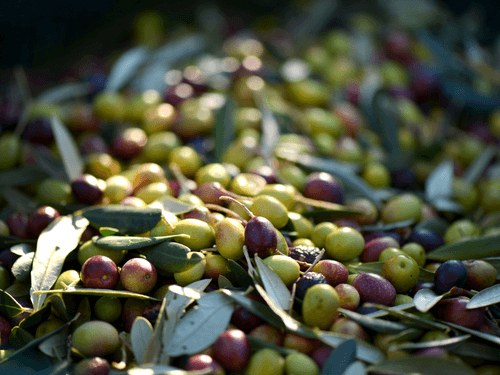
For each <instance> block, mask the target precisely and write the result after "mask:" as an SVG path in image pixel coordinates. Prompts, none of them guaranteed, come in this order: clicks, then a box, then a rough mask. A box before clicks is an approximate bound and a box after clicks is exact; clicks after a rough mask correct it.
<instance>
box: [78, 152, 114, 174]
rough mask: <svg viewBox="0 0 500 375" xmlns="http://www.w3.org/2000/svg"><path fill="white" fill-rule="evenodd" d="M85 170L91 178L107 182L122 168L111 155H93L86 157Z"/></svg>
mask: <svg viewBox="0 0 500 375" xmlns="http://www.w3.org/2000/svg"><path fill="white" fill-rule="evenodd" d="M86 169H87V171H88V172H89V173H90V174H92V175H93V176H95V177H97V178H102V179H103V180H107V179H108V178H110V177H111V176H115V175H117V174H119V173H120V172H121V170H122V167H121V166H120V163H119V162H118V160H116V159H115V158H113V157H112V156H111V155H108V154H103V153H94V154H90V155H89V156H88V158H87V164H86Z"/></svg>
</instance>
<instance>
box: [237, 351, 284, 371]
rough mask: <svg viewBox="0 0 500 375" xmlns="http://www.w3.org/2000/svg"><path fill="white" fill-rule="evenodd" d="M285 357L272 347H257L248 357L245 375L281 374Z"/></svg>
mask: <svg viewBox="0 0 500 375" xmlns="http://www.w3.org/2000/svg"><path fill="white" fill-rule="evenodd" d="M284 372H285V359H284V358H283V357H282V356H281V354H279V353H278V352H277V351H276V350H274V349H269V348H264V349H259V350H258V351H256V352H255V353H254V354H252V356H251V357H250V361H249V362H248V366H247V368H246V370H245V374H247V375H283V374H284Z"/></svg>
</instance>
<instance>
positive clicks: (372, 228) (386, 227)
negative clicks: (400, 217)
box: [361, 219, 415, 232]
mask: <svg viewBox="0 0 500 375" xmlns="http://www.w3.org/2000/svg"><path fill="white" fill-rule="evenodd" d="M414 223H415V220H413V219H410V220H404V221H398V222H397V223H389V224H383V225H364V226H362V227H361V231H362V232H390V231H393V230H395V229H400V228H405V227H409V226H411V225H413V224H414Z"/></svg>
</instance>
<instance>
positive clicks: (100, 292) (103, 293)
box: [33, 287, 159, 302]
mask: <svg viewBox="0 0 500 375" xmlns="http://www.w3.org/2000/svg"><path fill="white" fill-rule="evenodd" d="M54 293H61V294H75V295H83V296H97V297H117V298H137V299H144V300H149V301H154V302H158V301H159V299H157V298H154V297H151V296H147V295H145V294H140V293H134V292H128V291H126V290H114V289H92V288H83V287H78V288H75V287H69V288H67V289H53V290H39V291H37V292H34V293H33V294H34V295H50V294H54Z"/></svg>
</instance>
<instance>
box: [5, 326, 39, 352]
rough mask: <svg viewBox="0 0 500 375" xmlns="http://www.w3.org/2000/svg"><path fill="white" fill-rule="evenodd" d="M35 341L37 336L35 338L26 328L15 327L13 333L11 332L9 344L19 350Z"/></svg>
mask: <svg viewBox="0 0 500 375" xmlns="http://www.w3.org/2000/svg"><path fill="white" fill-rule="evenodd" d="M34 339H35V336H33V335H32V334H31V333H29V332H28V331H26V330H25V329H24V328H21V327H14V328H12V331H11V332H10V336H9V343H10V345H12V346H13V347H14V348H16V349H19V348H22V347H23V346H25V345H27V344H29V343H30V342H31V341H33V340H34Z"/></svg>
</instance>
